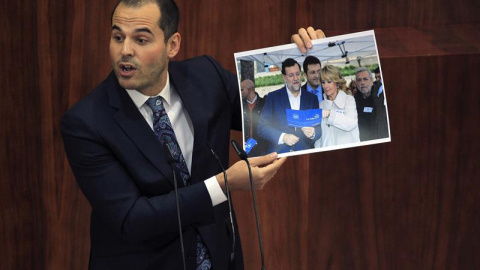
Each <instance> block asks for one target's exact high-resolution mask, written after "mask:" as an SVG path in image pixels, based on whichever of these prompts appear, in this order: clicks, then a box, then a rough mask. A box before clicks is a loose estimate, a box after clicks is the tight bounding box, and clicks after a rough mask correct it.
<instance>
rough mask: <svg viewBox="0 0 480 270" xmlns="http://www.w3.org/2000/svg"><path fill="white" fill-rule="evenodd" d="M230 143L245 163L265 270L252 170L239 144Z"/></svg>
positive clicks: (233, 141) (263, 263) (263, 268)
mask: <svg viewBox="0 0 480 270" xmlns="http://www.w3.org/2000/svg"><path fill="white" fill-rule="evenodd" d="M231 142H232V146H233V149H235V152H237V155H238V157H239V158H240V159H241V160H244V161H245V162H246V163H247V167H248V176H249V178H250V189H251V190H252V200H253V210H254V212H255V221H256V223H257V234H258V246H259V247H260V256H261V258H262V270H265V258H264V255H263V240H262V233H261V231H260V221H259V220H258V210H257V200H256V198H255V189H254V188H253V177H252V168H251V167H250V162H248V155H247V153H245V151H244V150H243V149H242V148H241V147H240V144H239V143H238V142H237V141H235V140H232V141H231Z"/></svg>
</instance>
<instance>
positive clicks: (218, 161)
mask: <svg viewBox="0 0 480 270" xmlns="http://www.w3.org/2000/svg"><path fill="white" fill-rule="evenodd" d="M207 145H208V147H209V148H210V151H211V152H212V154H213V156H214V157H215V160H216V161H217V163H218V166H220V168H221V169H222V172H223V178H224V179H225V189H226V192H227V202H228V211H229V215H230V224H231V226H232V253H230V264H231V265H233V261H234V260H235V241H236V239H235V225H234V223H233V211H232V199H231V198H230V189H229V187H228V180H227V172H226V171H225V168H223V166H222V162H220V158H218V156H217V154H216V153H215V151H213V148H212V147H211V146H210V144H209V143H208V142H207Z"/></svg>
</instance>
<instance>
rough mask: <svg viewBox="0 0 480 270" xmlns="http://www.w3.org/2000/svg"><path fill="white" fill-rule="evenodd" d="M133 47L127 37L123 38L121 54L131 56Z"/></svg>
mask: <svg viewBox="0 0 480 270" xmlns="http://www.w3.org/2000/svg"><path fill="white" fill-rule="evenodd" d="M133 54H134V53H133V48H132V46H131V44H130V41H129V40H128V39H125V41H124V42H123V46H122V55H123V56H133Z"/></svg>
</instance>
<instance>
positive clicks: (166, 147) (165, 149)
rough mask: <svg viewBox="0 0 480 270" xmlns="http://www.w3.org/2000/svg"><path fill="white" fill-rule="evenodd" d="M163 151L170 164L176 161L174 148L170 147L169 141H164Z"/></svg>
mask: <svg viewBox="0 0 480 270" xmlns="http://www.w3.org/2000/svg"><path fill="white" fill-rule="evenodd" d="M163 152H164V153H165V158H166V160H167V162H168V164H172V163H174V162H175V159H174V158H173V154H172V149H171V148H170V145H169V144H168V143H167V142H164V143H163Z"/></svg>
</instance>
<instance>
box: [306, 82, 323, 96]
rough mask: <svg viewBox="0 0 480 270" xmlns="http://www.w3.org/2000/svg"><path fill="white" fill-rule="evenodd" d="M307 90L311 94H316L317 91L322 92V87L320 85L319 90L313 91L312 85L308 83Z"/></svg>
mask: <svg viewBox="0 0 480 270" xmlns="http://www.w3.org/2000/svg"><path fill="white" fill-rule="evenodd" d="M307 90H308V92H310V93H313V94H316V93H317V91H320V92H321V91H322V85H321V84H319V85H318V87H317V89H313V88H312V87H311V86H310V84H308V82H307Z"/></svg>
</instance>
